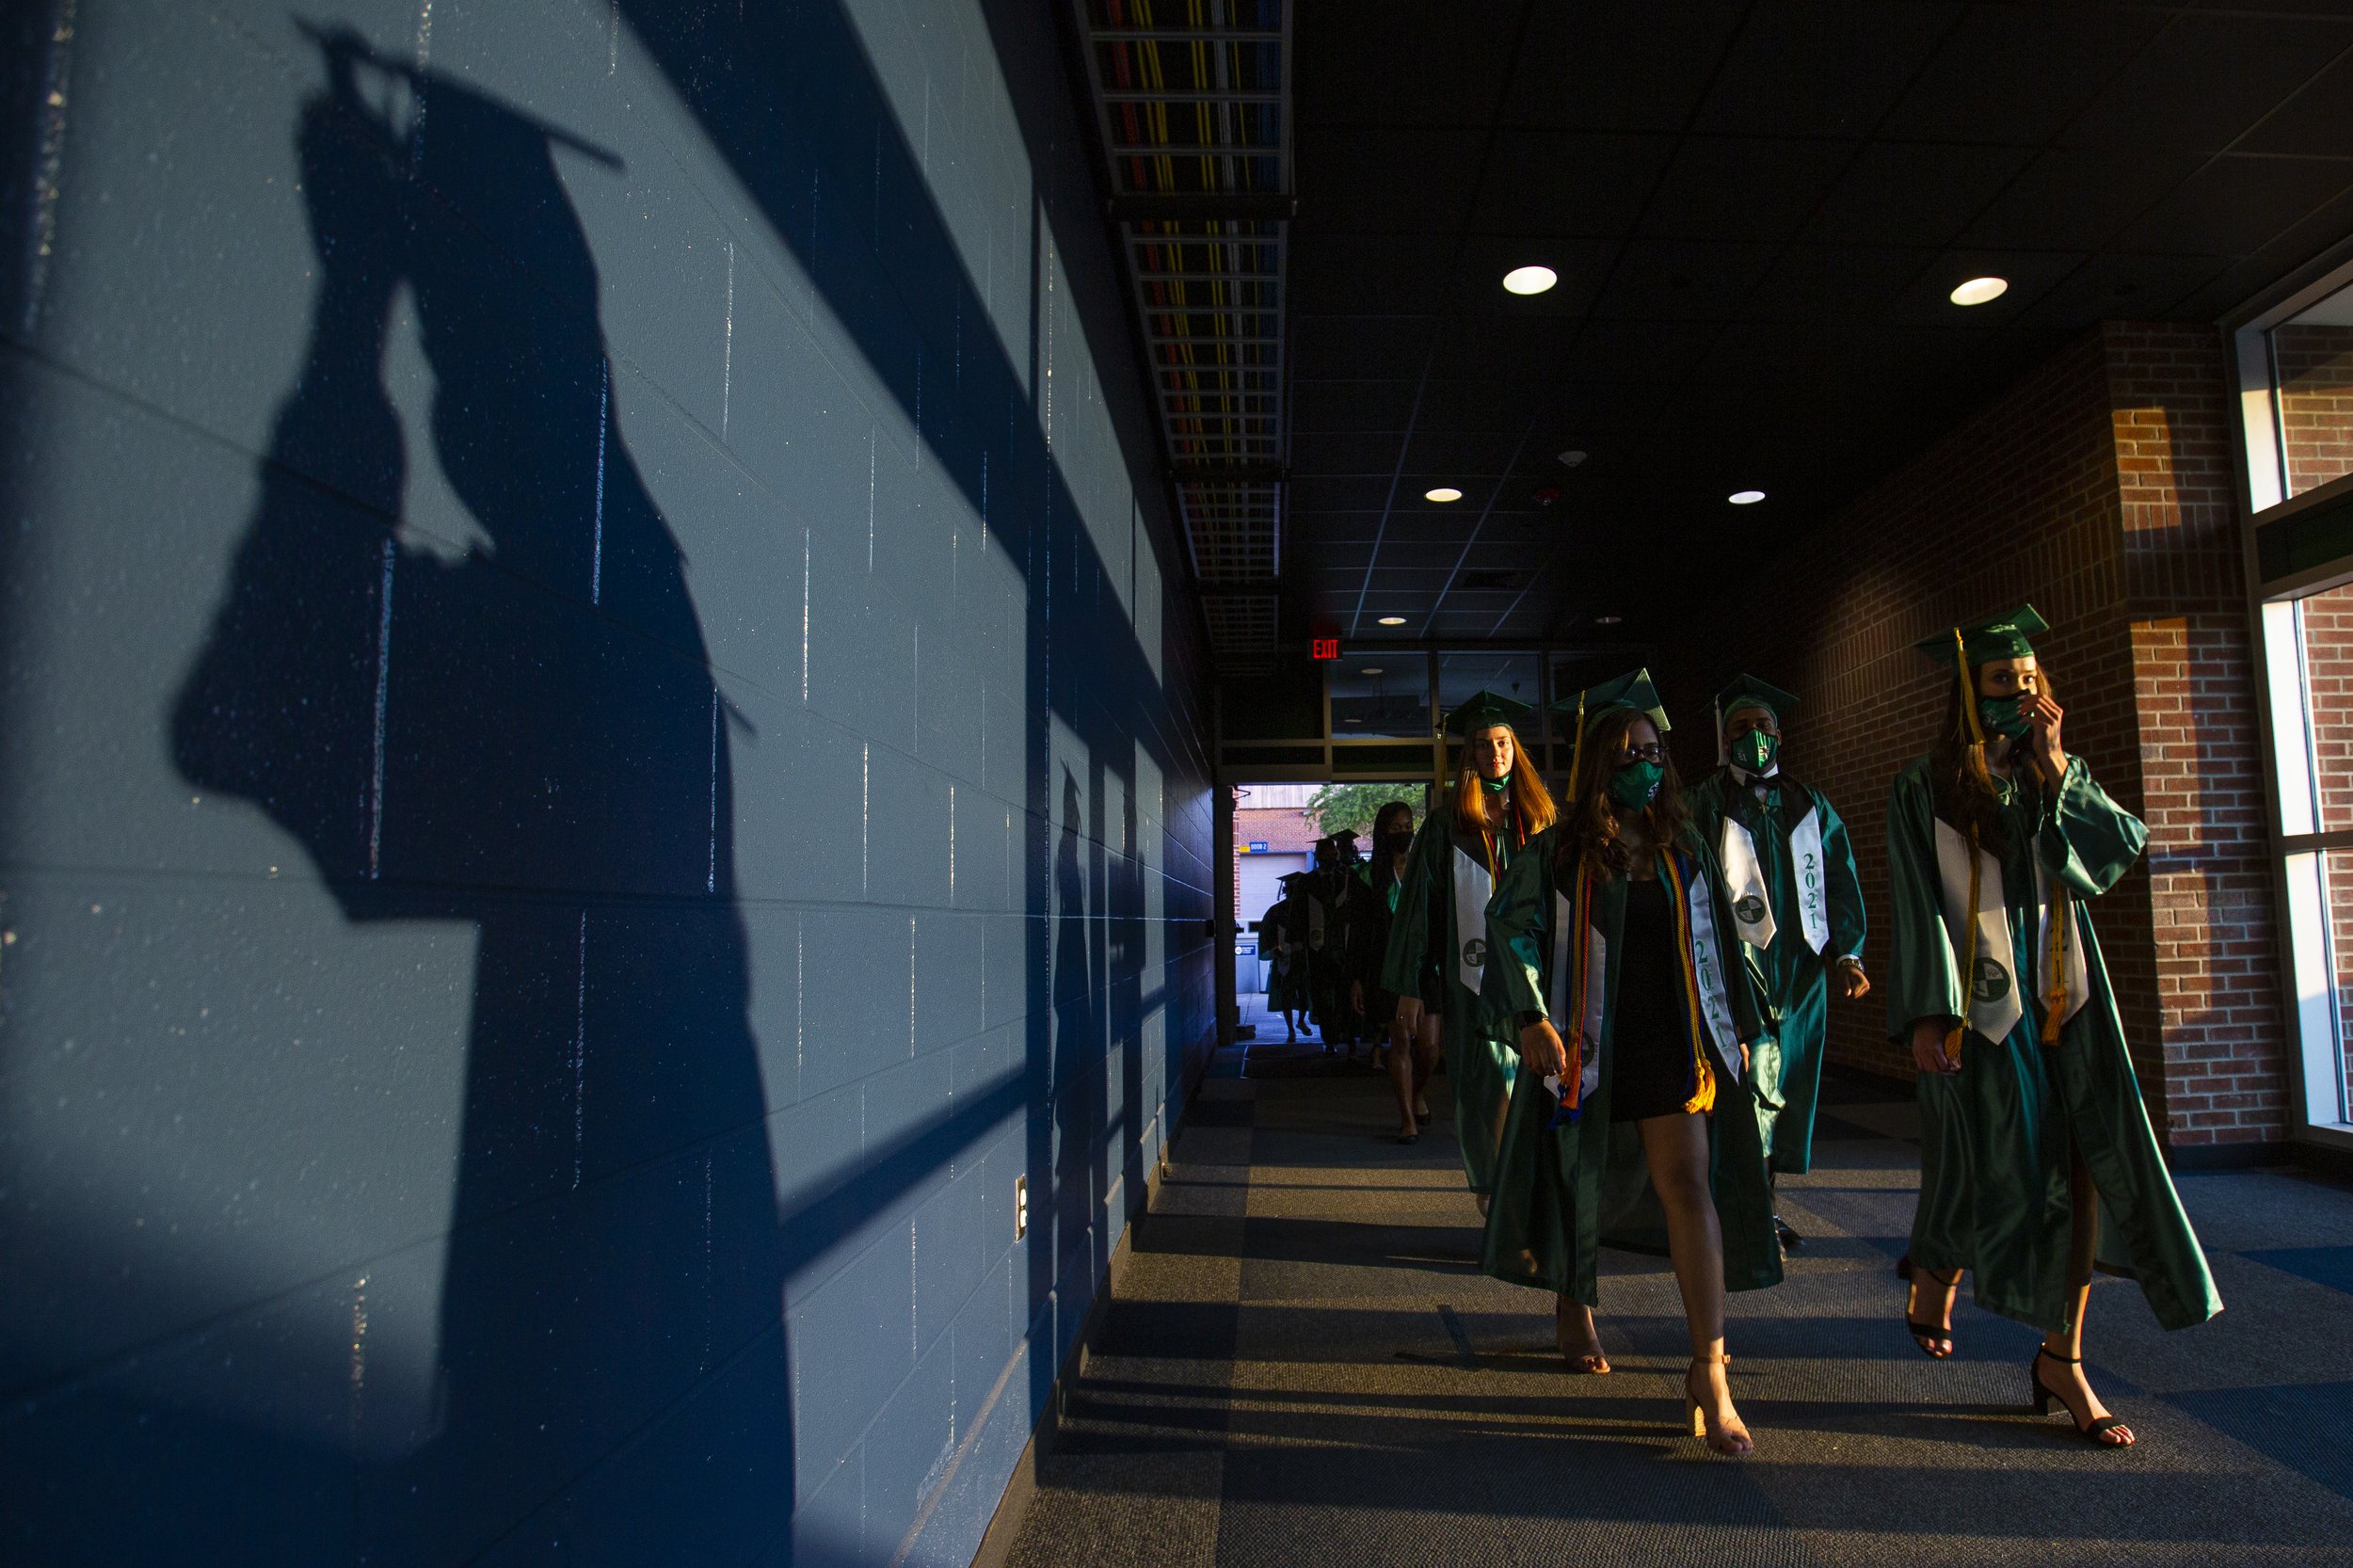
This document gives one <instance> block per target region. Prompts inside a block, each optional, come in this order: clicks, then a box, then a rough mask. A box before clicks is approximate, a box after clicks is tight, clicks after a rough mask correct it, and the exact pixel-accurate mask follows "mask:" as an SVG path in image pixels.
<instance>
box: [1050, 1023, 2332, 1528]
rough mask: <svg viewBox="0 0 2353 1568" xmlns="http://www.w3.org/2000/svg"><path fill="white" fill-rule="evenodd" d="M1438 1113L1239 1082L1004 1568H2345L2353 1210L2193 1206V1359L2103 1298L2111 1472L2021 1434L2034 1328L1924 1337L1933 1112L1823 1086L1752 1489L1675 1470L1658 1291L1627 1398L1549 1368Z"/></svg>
mask: <svg viewBox="0 0 2353 1568" xmlns="http://www.w3.org/2000/svg"><path fill="white" fill-rule="evenodd" d="M1245 1021H1254V1020H1251V1019H1248V1018H1245ZM1255 1021H1257V1023H1258V1024H1259V1033H1260V1034H1261V1035H1268V1036H1271V1037H1272V1039H1273V1040H1275V1041H1279V1040H1280V1039H1281V1037H1282V1035H1283V1025H1282V1022H1281V1020H1280V1019H1279V1018H1277V1019H1275V1020H1273V1024H1272V1028H1271V1029H1270V1028H1269V1027H1267V1021H1266V1020H1264V1019H1263V1018H1259V1019H1257V1020H1255ZM1437 1088H1438V1090H1439V1091H1440V1092H1439V1093H1437V1094H1434V1095H1433V1096H1432V1097H1433V1105H1434V1106H1436V1107H1438V1108H1439V1110H1440V1112H1441V1119H1440V1120H1439V1121H1438V1122H1437V1123H1436V1124H1435V1125H1434V1126H1433V1128H1431V1130H1430V1131H1429V1132H1428V1133H1426V1134H1425V1135H1424V1136H1423V1137H1422V1139H1421V1141H1420V1143H1419V1144H1417V1145H1415V1146H1413V1147H1402V1146H1400V1145H1398V1144H1394V1143H1392V1142H1391V1141H1390V1137H1389V1134H1390V1132H1391V1130H1392V1126H1393V1116H1394V1112H1392V1111H1391V1110H1390V1109H1389V1101H1388V1098H1387V1093H1386V1085H1385V1080H1381V1079H1378V1078H1376V1077H1375V1076H1374V1075H1373V1074H1372V1073H1371V1072H1370V1071H1369V1070H1368V1069H1367V1068H1365V1067H1364V1066H1361V1065H1359V1066H1356V1067H1353V1068H1352V1067H1349V1066H1348V1065H1346V1064H1345V1063H1344V1062H1342V1061H1341V1060H1340V1059H1338V1058H1337V1057H1327V1056H1325V1055H1324V1054H1323V1053H1322V1052H1321V1050H1320V1049H1319V1048H1317V1047H1316V1046H1314V1045H1313V1044H1308V1045H1305V1046H1287V1045H1282V1044H1270V1043H1261V1044H1257V1045H1254V1046H1253V1047H1252V1048H1251V1049H1250V1053H1249V1057H1248V1063H1247V1066H1246V1067H1245V1064H1244V1061H1243V1053H1242V1052H1241V1050H1232V1051H1228V1052H1226V1053H1225V1055H1224V1056H1223V1057H1222V1058H1221V1062H1220V1070H1219V1071H1218V1072H1217V1074H1216V1076H1214V1077H1212V1079H1211V1080H1210V1081H1209V1083H1208V1084H1207V1085H1206V1086H1205V1087H1204V1089H1203V1091H1202V1095H1201V1097H1200V1099H1199V1100H1198V1101H1196V1102H1195V1105H1194V1107H1193V1112H1192V1114H1191V1115H1190V1116H1189V1118H1188V1121H1187V1124H1186V1126H1185V1128H1184V1129H1183V1131H1182V1132H1181V1134H1180V1135H1179V1137H1178V1140H1177V1144H1176V1146H1175V1148H1174V1150H1173V1151H1172V1157H1171V1169H1170V1174H1169V1176H1167V1178H1166V1181H1165V1185H1164V1186H1163V1188H1162V1189H1161V1192H1160V1198H1159V1201H1158V1203H1157V1204H1156V1205H1155V1207H1154V1209H1153V1212H1152V1213H1151V1214H1150V1215H1149V1216H1147V1217H1146V1218H1145V1219H1144V1221H1143V1222H1141V1223H1140V1224H1139V1225H1138V1227H1137V1229H1136V1232H1135V1235H1134V1238H1133V1247H1132V1253H1131V1255H1130V1256H1129V1258H1128V1262H1127V1264H1126V1266H1125V1267H1124V1268H1123V1269H1122V1271H1121V1272H1120V1273H1119V1276H1118V1277H1117V1278H1116V1280H1115V1281H1114V1294H1115V1301H1114V1304H1113V1305H1112V1308H1111V1310H1110V1313H1109V1315H1108V1318H1107V1320H1105V1322H1104V1325H1103V1328H1102V1331H1101V1332H1100V1333H1099V1334H1098V1335H1097V1336H1096V1342H1095V1344H1094V1345H1093V1346H1092V1348H1091V1351H1090V1353H1089V1355H1088V1357H1087V1359H1086V1362H1085V1366H1084V1370H1083V1372H1082V1374H1081V1375H1080V1380H1079V1383H1078V1384H1077V1386H1075V1387H1073V1388H1072V1389H1070V1390H1069V1391H1068V1392H1069V1400H1068V1409H1069V1415H1068V1416H1067V1417H1066V1418H1065V1420H1064V1425H1063V1429H1062V1432H1061V1436H1060V1439H1059V1442H1058V1443H1057V1444H1056V1445H1055V1446H1054V1448H1053V1450H1052V1452H1051V1453H1050V1454H1049V1455H1048V1457H1047V1458H1046V1459H1045V1460H1044V1461H1043V1462H1042V1464H1041V1466H1040V1473H1039V1475H1038V1477H1037V1478H1036V1480H1037V1487H1038V1490H1037V1495H1036V1497H1035V1499H1034V1501H1033V1503H1032V1506H1031V1508H1030V1511H1029V1512H1028V1514H1027V1517H1026V1518H1025V1519H1024V1521H1023V1523H1022V1526H1021V1528H1020V1532H1019V1534H1018V1536H1017V1537H1016V1540H1015V1543H1014V1545H1013V1551H1012V1561H1013V1562H1014V1563H1016V1564H1019V1565H1022V1568H1048V1565H1063V1564H1123V1563H1137V1564H1144V1563H1149V1564H1153V1565H1155V1568H1193V1565H1199V1568H1208V1565H1210V1564H1216V1565H1221V1568H1224V1565H1236V1568H1239V1565H1243V1564H1254V1565H1255V1564H1267V1565H1270V1568H1274V1565H1281V1568H1305V1565H1315V1564H1326V1563H1329V1564H1341V1565H1345V1568H1374V1565H1378V1564H1390V1563H1396V1564H1417V1565H1418V1564H1446V1565H1454V1564H1464V1565H1469V1564H1482V1565H1483V1564H1490V1563H1495V1564H1501V1563H1529V1564H1538V1563H1542V1564H1545V1565H1546V1568H1560V1565H1562V1564H1574V1565H1577V1568H1586V1565H1612V1568H1614V1565H1617V1564H1637V1563H1659V1564H1675V1565H1681V1564H1687V1563H1698V1564H1711V1565H1712V1564H1719V1563H1721V1564H1747V1563H1790V1564H1817V1563H1818V1564H1835V1565H1845V1564H1853V1565H1856V1568H1911V1565H1914V1564H1924V1563H1938V1564H1942V1563H1951V1564H1968V1565H1971V1568H1977V1565H1986V1564H1998V1563H2010V1562H2016V1563H2021V1564H2032V1565H2034V1568H2073V1565H2075V1564H2088V1563H2103V1562H2115V1563H2120V1564H2122V1563H2130V1564H2133V1565H2134V1568H2149V1565H2153V1564H2161V1563H2163V1564H2171V1563H2181V1564H2192V1563H2198V1564H2203V1563H2211V1562H2219V1561H2227V1562H2247V1563H2271V1562H2277V1563H2281V1564H2286V1563H2290V1562H2297V1563H2302V1562H2328V1563H2346V1564H2353V1294H2348V1292H2349V1291H2353V1192H2346V1191H2345V1190H2344V1189H2341V1188H2337V1187H2333V1186H2329V1185H2326V1184H2323V1183H2319V1182H2315V1181H2313V1180H2309V1179H2306V1178H2303V1177H2301V1176H2296V1175H2293V1174H2288V1173H2285V1172H2279V1171H2264V1172H2249V1173H2237V1174H2229V1175H2211V1176H2186V1177H2184V1178H2183V1179H2182V1182H2181V1186H2182V1191H2183V1195H2184V1197H2185V1201H2186V1202H2187V1204H2188V1207H2189V1210H2190V1213H2191V1216H2192V1218H2193V1219H2194V1220H2195V1221H2196V1222H2197V1224H2198V1226H2199V1231H2200V1235H2201V1239H2202V1240H2204V1242H2205V1244H2206V1246H2207V1247H2208V1249H2209V1250H2210V1252H2211V1255H2212V1260H2213V1266H2214V1271H2215V1275H2216V1278H2217V1281H2218V1282H2219V1284H2220V1287H2221V1290H2222V1296H2223V1300H2224V1302H2225V1303H2226V1304H2227V1310H2226V1311H2225V1312H2224V1313H2223V1315H2222V1316H2221V1317H2220V1318H2218V1319H2217V1320H2215V1321H2214V1322H2212V1323H2209V1324H2207V1325H2205V1326H2204V1327H2202V1328H2199V1329H2194V1330H2191V1331H2189V1332H2186V1333H2183V1334H2174V1335H2168V1334H2165V1333H2163V1332H2162V1331H2160V1330H2159V1329H2158V1328H2157V1326H2156V1324H2155V1322H2154V1321H2153V1320H2152V1318H2151V1317H2150V1315H2149V1311H2148V1309H2147V1307H2146V1306H2145V1305H2144V1304H2142V1302H2141V1300H2140V1297H2139V1293H2138V1291H2137V1289H2136V1288H2134V1287H2132V1286H2131V1285H2130V1284H2127V1283H2125V1282H2121V1281H2116V1280H2105V1279H2104V1280H2103V1281H2102V1282H2101V1283H2100V1284H2098V1285H2097V1286H2096V1287H2095V1288H2094V1289H2093V1293H2092V1308H2091V1341H2090V1349H2089V1354H2088V1361H2089V1364H2090V1365H2089V1370H2090V1372H2091V1375H2092V1376H2093V1378H2094V1380H2095V1381H2096V1382H2097V1384H2098V1385H2099V1387H2100V1388H2101V1389H2102V1391H2103V1392H2104V1394H2105V1397H2106V1399H2107V1400H2108V1402H2109V1404H2110V1406H2111V1407H2112V1408H2114V1409H2115V1410H2116V1411H2117V1413H2118V1414H2120V1415H2121V1416H2125V1417H2126V1418H2127V1419H2128V1420H2130V1421H2131V1423H2132V1424H2133V1427H2134V1429H2135V1430H2136V1431H2137V1432H2138V1433H2139V1436H2140V1442H2139V1444H2138V1445H2137V1447H2135V1448H2131V1449H2129V1450H2123V1451H2113V1452H2111V1451H2101V1450H2095V1449H2093V1448H2090V1447H2089V1446H2088V1445H2086V1444H2083V1443H2082V1442H2080V1441H2078V1440H2077V1439H2076V1438H2075V1437H2074V1436H2073V1433H2072V1432H2071V1431H2070V1430H2069V1428H2068V1426H2067V1424H2066V1423H2065V1422H2064V1421H2063V1420H2062V1419H2061V1418H2060V1417H2059V1416H2057V1415H2056V1414H2054V1415H2053V1416H2050V1417H2049V1418H2047V1419H2041V1420H2038V1419H2035V1418H2033V1417H2031V1416H2028V1415H2027V1414H2026V1413H2025V1403H2024V1394H2025V1386H2026V1384H2025V1377H2026V1374H2025V1363H2026V1359H2027V1357H2028V1356H2029V1355H2030V1354H2031V1353H2032V1351H2033V1349H2034V1345H2035V1342H2036V1336H2035V1335H2034V1333H2033V1332H2032V1331H2031V1330H2028V1329H2026V1328H2025V1327H2023V1326H2021V1325H2019V1324H2016V1323H2012V1322H2009V1321H2007V1320H2002V1319H1999V1318H1994V1317H1992V1316H1989V1315H1987V1314H1985V1313H1982V1312H1979V1311H1977V1309H1976V1308H1975V1307H1973V1306H1971V1305H1970V1304H1969V1303H1968V1299H1967V1293H1966V1291H1964V1292H1963V1295H1962V1302H1961V1308H1960V1310H1959V1312H1958V1314H1957V1316H1956V1319H1955V1336H1956V1339H1957V1342H1958V1353H1957V1354H1956V1355H1955V1356H1954V1358H1953V1359H1952V1360H1950V1361H1947V1362H1943V1363H1937V1362H1931V1361H1929V1360H1928V1359H1926V1358H1925V1357H1923V1356H1922V1355H1921V1354H1920V1353H1919V1352H1918V1351H1917V1349H1916V1348H1915V1347H1914V1346H1913V1342H1912V1340H1911V1338H1910V1337H1909V1336H1906V1335H1905V1334H1904V1332H1903V1330H1902V1327H1901V1325H1900V1322H1899V1319H1900V1317H1901V1309H1902V1306H1903V1287H1902V1285H1901V1284H1900V1283H1899V1282H1898V1281H1897V1279H1896V1278H1895V1276H1894V1274H1893V1272H1891V1265H1892V1264H1893V1262H1894V1261H1895V1258H1896V1256H1897V1255H1898V1254H1899V1253H1900V1252H1901V1251H1902V1250H1903V1244H1904V1236H1905V1233H1906V1231H1907V1230H1908V1229H1909V1227H1910V1224H1911V1216H1912V1203H1913V1190H1914V1186H1915V1182H1916V1178H1917V1151H1916V1147H1915V1144H1913V1142H1912V1141H1911V1138H1910V1135H1911V1133H1912V1111H1911V1105H1910V1102H1909V1101H1908V1100H1905V1101H1901V1102H1890V1101H1887V1100H1885V1099H1884V1097H1883V1095H1882V1094H1881V1093H1879V1092H1874V1091H1870V1090H1865V1089H1858V1088H1847V1089H1844V1090H1841V1089H1839V1088H1838V1087H1837V1086H1833V1088H1832V1094H1833V1096H1834V1097H1835V1099H1836V1101H1837V1103H1833V1104H1831V1105H1829V1106H1827V1107H1826V1112H1825V1115H1824V1118H1823V1123H1822V1127H1821V1129H1820V1135H1819V1139H1818V1141H1817V1166H1816V1170H1815V1172H1814V1174H1813V1175H1811V1176H1804V1177H1794V1178H1785V1180H1784V1182H1783V1184H1782V1200H1781V1209H1782V1212H1783V1214H1784V1215H1785V1217H1786V1218H1787V1219H1788V1220H1789V1221H1790V1223H1791V1224H1794V1225H1796V1226H1797V1227H1798V1229H1799V1230H1801V1232H1803V1233H1804V1234H1805V1236H1806V1237H1807V1238H1808V1240H1807V1241H1806V1243H1805V1244H1804V1246H1803V1247H1802V1248H1801V1249H1800V1250H1799V1251H1798V1252H1797V1253H1796V1254H1795V1255H1793V1256H1792V1259H1791V1266H1790V1270H1789V1278H1788V1280H1787V1282H1786V1283H1785V1284H1784V1285H1782V1286H1781V1287H1780V1288H1776V1289H1772V1290H1766V1291H1755V1292H1750V1293H1746V1294H1743V1295H1738V1296H1736V1297H1734V1298H1733V1304H1732V1317H1731V1324H1730V1333H1729V1339H1730V1344H1731V1348H1732V1351H1733V1352H1734V1354H1735V1356H1736V1358H1737V1360H1736V1364H1735V1366H1734V1368H1733V1370H1732V1376H1733V1388H1734V1393H1735V1396H1736V1398H1737V1400H1739V1404H1740V1409H1741V1413H1742V1415H1743V1416H1745V1418H1746V1419H1747V1420H1748V1422H1749V1424H1750V1426H1751V1427H1752V1428H1753V1430H1754V1432H1755V1433H1756V1438H1757V1452H1756V1453H1755V1454H1754V1455H1753V1456H1752V1457H1750V1458H1748V1459H1745V1460H1726V1459H1721V1458H1717V1457H1715V1456H1712V1455H1710V1454H1708V1453H1707V1452H1706V1451H1705V1449H1704V1448H1702V1447H1701V1446H1700V1445H1699V1444H1698V1443H1697V1442H1696V1441H1694V1440H1693V1439H1691V1438H1689V1437H1686V1436H1681V1435H1678V1429H1677V1426H1676V1422H1677V1418H1678V1417H1679V1416H1680V1414H1681V1405H1680V1402H1679V1395H1678V1392H1677V1384H1678V1380H1679V1378H1680V1375H1681V1373H1682V1371H1683V1368H1684V1366H1685V1362H1686V1356H1687V1353H1688V1352H1687V1349H1686V1345H1685V1340H1684V1332H1683V1326H1682V1319H1681V1310H1680V1307H1679V1305H1678V1304H1677V1299H1676V1295H1675V1290H1674V1282H1673V1276H1672V1275H1670V1274H1669V1273H1668V1272H1666V1268H1665V1264H1664V1261H1663V1260H1661V1259H1653V1258H1647V1257H1641V1256H1630V1255H1623V1254H1606V1255H1605V1269H1606V1270H1607V1271H1608V1277H1607V1278H1606V1279H1605V1281H1604V1284H1603V1290H1602V1339H1603V1343H1604V1345H1605V1347H1606V1348H1607V1349H1608V1351H1609V1355H1610V1359H1611V1360H1612V1362H1613V1363H1614V1364H1615V1367H1616V1370H1615V1372H1614V1373H1612V1374H1611V1375H1609V1376H1608V1377H1602V1378H1591V1377H1577V1376H1573V1375H1571V1374H1569V1373H1567V1372H1566V1371H1565V1370H1564V1369H1563V1368H1562V1366H1561V1362H1560V1360H1559V1359H1558V1357H1557V1356H1555V1355H1554V1353H1553V1352H1552V1348H1551V1305H1552V1304H1551V1298H1550V1297H1549V1296H1545V1295H1540V1294H1538V1293H1536V1292H1532V1291H1529V1290H1525V1289H1521V1288H1515V1287H1513V1286H1508V1285H1504V1284H1501V1283H1499V1282H1497V1281H1494V1280H1490V1279H1487V1278H1485V1277H1483V1276H1481V1274H1480V1273H1479V1272H1478V1271H1477V1268H1476V1265H1475V1259H1476V1255H1477V1249H1478V1245H1479V1215H1478V1211H1477V1209H1476V1208H1474V1207H1473V1205H1472V1202H1471V1200H1470V1198H1469V1196H1468V1194H1467V1193H1466V1192H1465V1191H1464V1187H1463V1179H1462V1174H1461V1170H1460V1167H1459V1166H1458V1164H1457V1163H1456V1157H1455V1145H1454V1142H1453V1139H1452V1137H1451V1135H1450V1132H1449V1126H1448V1123H1447V1121H1446V1120H1445V1096H1444V1093H1443V1091H1444V1080H1439V1082H1438V1084H1437Z"/></svg>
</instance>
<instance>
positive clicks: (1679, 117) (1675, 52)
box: [1417, 0, 1746, 131]
mask: <svg viewBox="0 0 2353 1568" xmlns="http://www.w3.org/2000/svg"><path fill="white" fill-rule="evenodd" d="M1417 9H1421V10H1424V11H1425V12H1427V13H1428V14H1431V15H1433V16H1437V17H1442V18H1446V19H1449V20H1450V18H1451V15H1452V9H1451V8H1446V7H1420V8H1417ZM1744 9H1746V7H1745V5H1744V4H1743V3H1742V0H1642V3H1641V5H1579V6H1564V5H1558V4H1548V3H1539V4H1537V5H1535V6H1534V8H1533V10H1532V13H1531V15H1530V18H1529V31H1528V40H1527V42H1526V44H1525V45H1524V46H1523V47H1522V49H1521V51H1520V59H1519V66H1518V69H1517V71H1516V72H1515V73H1514V74H1513V81H1512V86H1511V91H1510V93H1509V95H1508V96H1507V97H1506V99H1505V102H1504V111H1503V114H1504V119H1505V120H1507V121H1509V122H1511V123H1514V124H1522V125H1550V126H1560V127H1572V126H1592V127H1599V128H1603V129H1609V130H1649V131H1675V130H1680V129H1681V128H1682V127H1683V124H1684V122H1685V121H1686V120H1689V117H1690V114H1691V110H1692V108H1693V107H1694V106H1695V105H1696V104H1698V102H1699V96H1700V92H1701V90H1702V89H1703V88H1705V86H1706V84H1707V79H1708V77H1709V75H1710V74H1711V73H1712V72H1714V71H1715V69H1716V62H1717V60H1718V59H1719V58H1720V57H1721V56H1722V54H1723V52H1724V48H1725V45H1726V44H1727V43H1728V42H1729V41H1730V40H1731V39H1732V36H1733V34H1734V32H1735V30H1736V29H1737V27H1738V26H1739V24H1740V16H1741V13H1742V11H1743V10H1744ZM1442 24H1444V23H1442Z"/></svg>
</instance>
